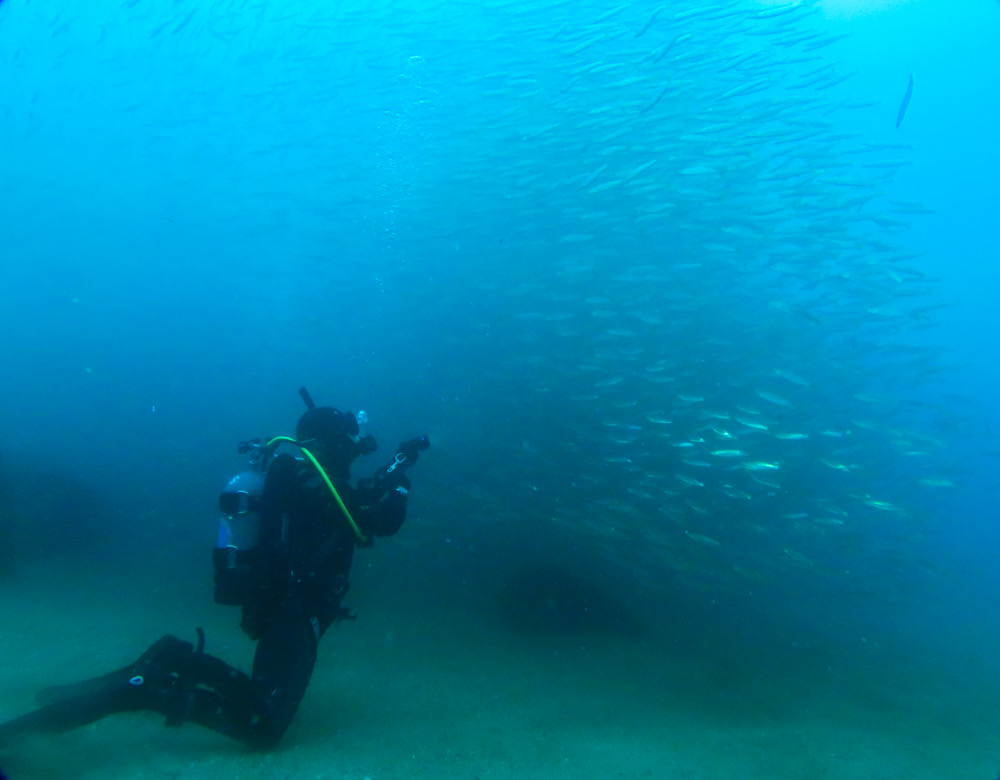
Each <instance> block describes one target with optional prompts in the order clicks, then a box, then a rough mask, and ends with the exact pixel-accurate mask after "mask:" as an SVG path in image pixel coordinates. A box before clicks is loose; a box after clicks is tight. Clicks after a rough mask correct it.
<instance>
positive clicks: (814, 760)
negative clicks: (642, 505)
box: [0, 567, 1000, 780]
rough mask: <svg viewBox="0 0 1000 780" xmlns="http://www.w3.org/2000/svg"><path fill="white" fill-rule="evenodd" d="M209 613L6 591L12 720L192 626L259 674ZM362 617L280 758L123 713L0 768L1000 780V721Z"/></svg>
mask: <svg viewBox="0 0 1000 780" xmlns="http://www.w3.org/2000/svg"><path fill="white" fill-rule="evenodd" d="M123 582H124V584H123ZM366 587H369V586H367V585H366ZM206 593H207V589H206V587H205V584H204V583H190V582H182V583H178V584H177V585H171V586H164V585H163V584H162V580H161V579H159V578H157V577H148V578H143V577H140V576H134V578H121V577H118V578H117V581H115V582H112V581H111V580H110V579H109V577H108V572H107V571H102V570H101V569H100V568H99V567H95V568H94V569H92V570H90V571H85V572H80V571H75V572H73V573H72V574H70V573H68V572H64V573H63V574H62V575H53V574H52V573H51V572H48V573H42V572H31V573H29V572H23V573H19V574H18V576H16V577H15V578H14V579H13V580H11V581H8V582H6V583H4V584H3V585H2V587H0V619H2V620H3V625H4V627H5V630H4V631H3V632H2V636H0V664H2V666H0V668H2V670H3V674H2V678H0V717H3V718H6V717H11V716H14V715H16V714H19V713H20V712H22V711H25V710H27V709H30V708H31V706H32V697H33V695H34V693H35V691H37V690H38V689H40V688H42V687H45V686H46V685H52V684H58V683H64V682H72V681H76V680H79V679H83V678H86V677H89V676H93V675H97V674H100V673H102V672H105V671H108V670H110V669H114V668H117V667H120V666H122V665H123V664H125V663H127V662H129V661H131V660H133V659H134V658H135V657H137V656H138V655H139V654H140V653H141V652H142V650H144V649H145V648H146V647H147V646H148V645H149V644H150V643H151V642H152V641H153V640H155V639H156V638H158V637H159V636H161V635H162V634H164V633H174V634H178V635H181V636H184V637H185V638H191V639H193V634H194V630H193V629H194V626H196V625H200V626H204V628H205V630H206V634H207V636H208V645H207V647H206V652H210V653H212V654H214V655H218V656H220V657H222V658H224V659H226V660H227V661H230V662H231V663H234V664H237V665H239V666H241V667H242V668H244V669H246V668H248V667H249V663H250V659H251V654H252V650H253V645H252V644H251V643H250V642H249V641H248V640H246V639H245V637H243V635H242V634H241V633H240V632H239V629H238V628H237V627H236V623H237V622H238V613H237V612H236V611H235V610H231V609H227V608H223V607H218V606H216V605H214V604H211V602H210V598H208V597H207V596H206ZM352 595H353V594H352ZM349 601H350V602H352V606H355V607H357V608H358V609H359V612H360V613H361V617H360V618H359V619H358V620H357V621H355V622H349V623H344V624H341V625H337V626H334V627H333V628H331V629H330V632H328V634H327V635H326V637H325V638H324V640H323V642H322V644H321V647H320V658H319V662H318V664H317V668H316V672H315V674H314V676H313V681H312V685H311V687H310V689H309V692H308V693H307V695H306V698H305V700H304V702H303V704H302V706H301V708H300V710H299V713H298V715H297V718H296V720H295V722H294V723H293V724H292V727H291V728H290V730H289V732H288V733H287V735H286V737H285V740H284V741H283V742H282V744H281V746H280V747H279V748H278V749H277V750H275V751H273V752H270V753H265V754H258V753H251V752H248V751H247V750H246V749H244V748H243V747H241V746H240V745H239V744H236V743H233V742H231V741H229V740H227V739H226V738H224V737H221V736H218V735H216V734H213V733H211V732H208V731H205V730H203V729H201V728H199V727H198V726H196V725H193V724H186V725H184V726H182V727H181V728H170V729H167V728H164V727H163V725H162V718H160V717H159V716H156V715H153V714H146V713H125V714H121V715H115V716H112V717H109V718H106V719H104V720H102V721H100V722H98V723H95V724H93V725H91V726H87V727H85V728H82V729H79V730H77V731H74V732H68V733H64V734H59V735H45V736H31V737H27V738H24V739H21V740H18V741H17V742H16V743H15V744H11V745H9V746H7V747H5V748H3V749H2V750H0V767H2V768H3V771H4V772H5V773H6V774H7V776H8V777H9V779H10V780H49V779H50V778H52V779H57V778H81V779H86V780H90V779H94V780H96V779H97V778H101V779H102V780H117V779H118V778H157V779H159V778H187V779H189V780H200V779H201V778H222V777H224V778H229V779H230V780H250V779H251V778H269V779H270V778H282V779H288V780H292V779H297V778H303V779H308V780H320V779H326V778H343V779H344V780H387V779H388V778H442V779H443V778H462V779H468V780H473V779H475V778H478V779H480V780H494V779H501V778H504V779H505V778H546V779H550V780H555V779H557V778H601V779H602V780H606V779H607V778H677V779H678V780H680V779H686V780H709V779H710V778H734V779H735V778H740V780H748V779H750V778H771V779H773V780H782V779H784V778H796V779H797V780H798V779H801V778H810V780H820V779H822V778H837V780H854V779H855V778H856V779H857V780H899V779H900V778H906V780H921V779H922V778H928V780H930V779H931V778H933V779H934V780H942V778H955V779H956V780H959V779H963V780H964V779H968V780H972V779H973V778H986V779H988V780H995V778H996V776H997V771H998V769H1000V736H998V735H997V734H996V733H995V732H994V731H993V730H992V729H991V728H989V726H988V724H989V723H990V722H992V721H995V718H996V713H995V712H985V711H984V712H975V711H968V709H963V708H962V707H959V706H956V705H955V702H951V701H949V700H947V698H946V697H945V698H942V696H943V695H942V694H941V693H929V692H925V691H905V692H904V691H896V692H895V693H897V694H898V695H893V692H887V693H884V695H879V696H874V697H871V698H868V697H863V698H859V697H857V696H856V695H853V694H850V693H847V692H846V691H845V692H844V693H843V694H838V692H837V690H836V687H835V686H833V687H827V686H821V687H818V688H817V689H815V690H813V689H810V688H809V686H805V687H801V686H800V687H796V686H789V687H788V688H786V689H784V690H769V687H773V681H772V682H771V683H768V684H767V685H765V684H763V683H761V684H759V685H755V684H754V683H753V682H752V680H751V681H750V682H748V681H746V680H745V679H744V680H742V681H741V682H740V683H739V684H738V685H728V684H726V683H724V682H720V681H719V680H713V679H712V678H711V676H710V675H707V674H706V672H705V671H704V669H702V668H699V667H698V666H697V665H695V664H692V663H690V660H689V659H688V660H685V659H678V658H675V657H672V656H671V655H670V654H669V653H668V652H667V651H666V650H665V648H664V647H663V646H662V644H661V643H658V642H656V641H654V640H652V639H650V638H649V637H643V636H623V635H618V636H601V635H587V636H581V635H575V634H559V635H544V636H542V635H530V634H525V633H517V632H512V631H510V630H509V629H508V628H505V627H503V626H502V625H499V624H494V623H490V622H489V621H484V620H483V619H482V616H481V615H470V614H468V613H461V612H460V611H455V610H451V611H449V610H444V609H440V608H436V607H434V606H430V607H426V608H422V609H419V610H417V609H413V608H412V606H411V604H412V602H411V601H410V600H408V599H407V600H406V604H405V605H396V604H393V602H392V600H391V599H388V598H385V597H384V596H379V597H378V598H377V599H374V600H372V599H371V598H369V602H370V603H364V602H362V603H360V604H359V603H358V601H359V599H351V600H349ZM819 690H822V693H819V692H818V691H819ZM873 702H877V704H873Z"/></svg>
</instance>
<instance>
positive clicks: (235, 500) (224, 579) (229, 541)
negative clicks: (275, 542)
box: [212, 439, 274, 604]
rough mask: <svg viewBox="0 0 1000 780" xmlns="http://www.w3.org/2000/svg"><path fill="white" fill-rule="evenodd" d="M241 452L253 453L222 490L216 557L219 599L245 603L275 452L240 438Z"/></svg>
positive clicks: (214, 556) (219, 601)
mask: <svg viewBox="0 0 1000 780" xmlns="http://www.w3.org/2000/svg"><path fill="white" fill-rule="evenodd" d="M238 449H239V452H240V453H241V454H247V453H249V456H250V463H249V466H250V467H249V468H248V469H247V470H246V471H241V472H240V473H239V474H237V475H236V476H234V477H233V478H232V479H230V480H229V481H228V482H227V483H226V484H225V486H224V487H223V488H222V492H221V493H220V494H219V509H220V511H221V513H222V514H221V515H220V516H219V534H218V537H217V540H216V543H215V551H214V553H213V555H212V560H213V563H214V565H215V600H216V601H217V602H218V603H220V604H242V603H243V600H244V598H245V596H246V593H247V590H248V587H249V586H250V581H251V580H252V578H253V575H252V568H253V567H252V563H253V561H252V556H251V555H249V551H250V550H251V549H253V547H254V546H255V545H256V544H257V541H258V538H259V536H260V522H261V518H260V503H261V499H262V496H263V494H264V479H265V477H266V475H267V468H268V466H270V464H271V459H272V457H273V455H274V450H273V448H270V447H268V446H267V445H266V444H264V443H262V442H261V440H260V439H252V440H250V441H248V442H240V444H239V448H238Z"/></svg>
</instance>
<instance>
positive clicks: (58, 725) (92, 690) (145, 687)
mask: <svg viewBox="0 0 1000 780" xmlns="http://www.w3.org/2000/svg"><path fill="white" fill-rule="evenodd" d="M193 653H194V648H193V646H192V645H191V643H190V642H182V641H181V640H179V639H177V638H176V637H173V636H164V637H162V638H161V639H159V640H158V641H156V642H155V643H154V644H153V645H152V646H151V647H150V648H149V649H148V650H146V652H145V653H143V654H142V655H141V656H140V657H139V658H138V660H136V662H135V663H133V664H131V665H130V666H126V667H123V668H121V669H119V670H117V671H115V672H112V673H110V674H106V675H102V676H101V677H95V678H93V679H91V680H85V681H83V682H81V683H76V684H74V685H64V686H58V687H55V688H49V689H46V690H44V691H42V693H41V694H39V701H40V703H42V705H43V706H42V707H41V708H40V709H37V710H35V711H34V712H29V713H28V714H27V715H22V716H21V717H19V718H15V719H14V720H10V721H7V722H6V723H3V724H0V742H2V741H4V740H5V739H7V738H9V737H11V736H13V735H15V734H18V733H21V732H26V731H40V732H51V731H66V730H68V729H74V728H79V727H80V726H85V725H87V724H88V723H93V722H94V721H96V720H100V719H101V718H103V717H105V716H107V715H110V714H112V713H114V712H126V711H130V710H143V709H151V710H155V711H158V712H165V711H169V710H170V709H171V706H172V704H173V703H174V702H175V701H176V696H174V695H173V693H172V692H173V690H174V689H175V688H176V687H177V678H176V676H175V675H173V674H171V671H172V670H175V669H176V668H178V667H179V666H180V665H181V664H183V663H185V661H186V660H187V659H189V658H190V657H191V656H192V655H193Z"/></svg>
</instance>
